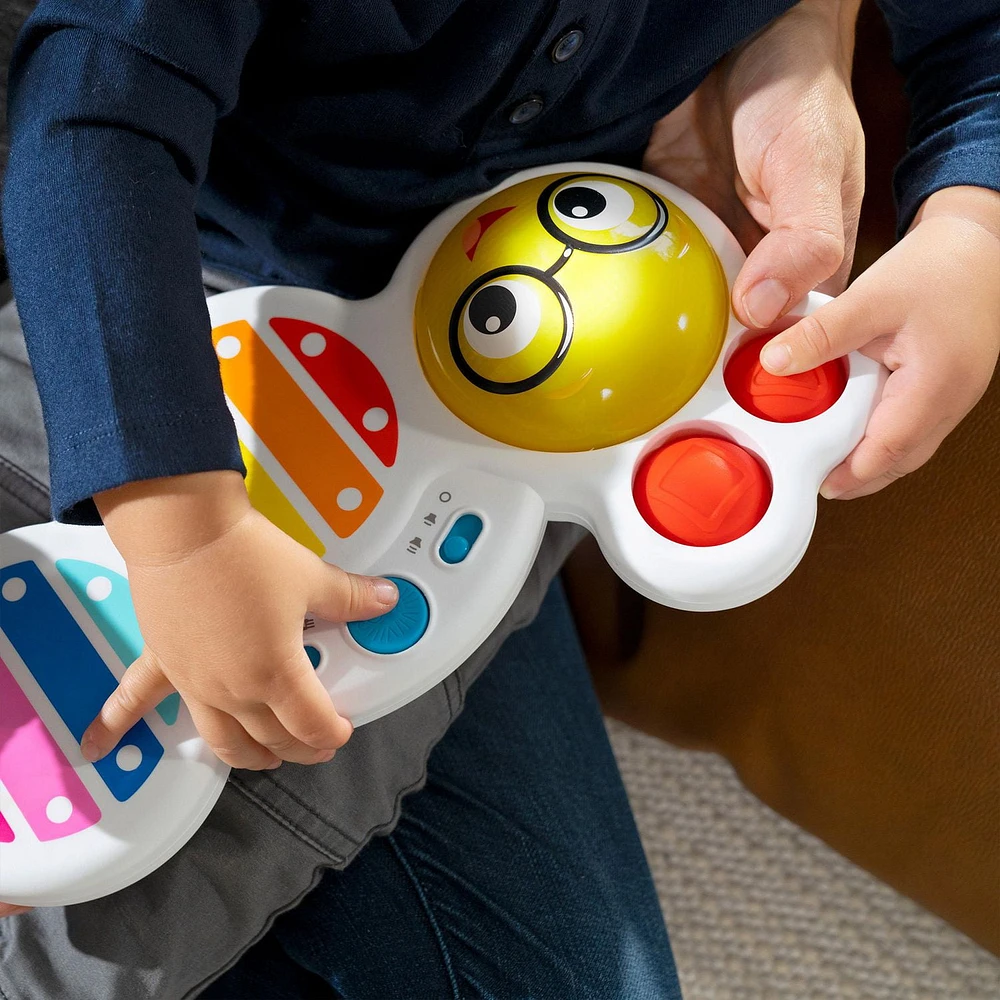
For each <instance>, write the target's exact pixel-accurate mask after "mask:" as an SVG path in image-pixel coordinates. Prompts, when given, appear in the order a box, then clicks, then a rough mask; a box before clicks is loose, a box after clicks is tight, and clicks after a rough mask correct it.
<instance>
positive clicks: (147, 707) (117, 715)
mask: <svg viewBox="0 0 1000 1000" xmlns="http://www.w3.org/2000/svg"><path fill="white" fill-rule="evenodd" d="M173 690H174V688H173V686H172V685H171V683H170V681H168V680H167V678H166V677H165V676H164V674H163V672H162V671H161V670H160V668H159V667H158V666H157V664H156V661H155V660H154V659H153V657H152V656H151V655H150V654H149V653H148V652H143V653H142V655H141V656H140V657H139V658H138V659H137V660H136V661H135V662H134V663H133V664H132V665H131V666H130V667H129V668H128V669H127V670H126V671H125V673H124V674H123V675H122V679H121V681H119V683H118V687H116V688H115V690H114V691H113V692H112V694H111V697H109V698H108V700H107V701H106V702H105V703H104V706H103V707H102V708H101V711H100V713H99V714H98V716H97V718H96V719H94V721H93V722H92V723H91V724H90V726H89V727H88V728H87V730H86V732H85V733H84V734H83V739H82V740H81V741H80V749H81V751H82V752H83V756H84V758H85V759H86V760H91V761H93V760H100V759H101V758H102V757H103V756H104V755H105V754H108V753H110V752H111V751H112V750H113V749H114V748H115V747H116V746H117V745H118V741H119V740H120V739H121V738H122V737H123V736H124V735H125V734H126V733H127V732H128V731H129V730H130V729H131V728H132V727H133V726H134V725H135V724H136V723H137V722H138V721H139V720H140V719H141V718H142V717H143V716H144V715H145V714H146V713H147V712H149V711H151V710H152V709H154V708H155V707H156V706H157V705H158V704H159V703H160V702H161V701H163V699H164V698H166V697H167V695H169V694H171V693H172V692H173Z"/></svg>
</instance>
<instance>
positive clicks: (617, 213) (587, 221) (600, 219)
mask: <svg viewBox="0 0 1000 1000" xmlns="http://www.w3.org/2000/svg"><path fill="white" fill-rule="evenodd" d="M552 207H553V209H554V210H555V215H556V217H557V218H559V219H561V220H562V221H563V222H565V223H566V224H567V225H570V226H572V227H573V228H574V229H587V230H590V231H592V232H596V231H598V230H601V229H613V228H614V227H615V226H620V225H621V224H622V223H623V222H625V221H627V220H628V218H629V216H630V215H631V214H632V212H633V211H634V209H635V202H634V201H633V200H632V196H631V195H630V194H629V193H628V191H626V190H625V189H624V188H623V187H620V186H619V185H618V184H612V183H610V182H609V181H573V182H572V183H570V184H567V185H566V186H565V187H563V188H560V189H559V190H558V191H557V192H556V193H555V195H554V196H553V198H552Z"/></svg>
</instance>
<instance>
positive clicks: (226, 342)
mask: <svg viewBox="0 0 1000 1000" xmlns="http://www.w3.org/2000/svg"><path fill="white" fill-rule="evenodd" d="M242 347H243V345H242V344H241V343H240V338H239V337H233V336H231V335H230V336H228V337H220V338H219V342H218V343H217V344H216V345H215V353H216V354H218V355H219V357H220V358H235V357H236V355H237V354H239V353H240V349H241V348H242Z"/></svg>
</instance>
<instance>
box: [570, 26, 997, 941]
mask: <svg viewBox="0 0 1000 1000" xmlns="http://www.w3.org/2000/svg"><path fill="white" fill-rule="evenodd" d="M873 13H874V12H873V11H871V10H870V9H868V10H867V11H866V12H865V14H864V15H863V18H862V22H861V26H860V28H861V31H860V36H859V49H858V55H857V60H856V73H855V76H856V79H855V91H856V96H857V99H858V103H859V108H860V110H861V113H862V120H863V121H865V123H866V125H867V128H866V132H867V134H868V136H869V170H868V192H869V193H868V195H867V198H866V202H865V207H864V212H863V215H862V230H861V233H860V236H859V257H860V258H861V260H862V262H863V263H869V262H870V261H871V260H872V259H874V258H875V257H876V256H878V255H879V253H880V252H882V251H883V250H884V248H885V247H886V246H887V245H888V244H889V243H890V242H891V239H892V231H891V227H892V219H893V209H892V203H891V199H890V198H889V196H888V191H889V174H890V172H891V168H892V164H893V163H894V162H895V160H896V159H897V158H898V155H899V152H900V150H901V147H902V142H903V135H902V132H903V129H904V125H905V120H906V109H905V105H904V103H903V100H902V97H901V93H900V86H899V82H898V79H896V78H895V76H894V73H893V70H892V67H891V65H890V64H889V61H888V52H887V40H886V38H885V33H884V28H883V27H882V26H881V23H880V21H879V20H878V19H877V18H875V17H873V16H872V14H873ZM984 280H993V281H998V283H1000V278H998V276H996V275H984ZM998 294H1000V289H998ZM565 578H566V581H567V585H568V587H569V590H570V594H571V598H572V600H573V603H574V605H575V608H576V612H577V621H578V623H579V626H580V629H581V632H582V637H583V640H584V645H585V648H586V650H587V653H588V657H589V659H590V663H591V666H592V670H593V674H594V679H595V682H596V684H597V688H598V691H599V693H600V695H601V697H602V699H603V702H604V705H605V707H606V709H607V711H608V712H609V713H610V714H611V715H613V716H615V717H617V718H619V719H622V720H624V721H626V722H629V723H631V724H632V725H634V726H637V727H638V728H640V729H643V730H645V731H647V732H650V733H653V734H655V735H657V736H661V737H663V738H664V739H666V740H670V741H671V742H673V743H676V744H679V745H681V746H686V747H697V748H699V749H709V750H714V751H716V752H718V753H720V754H722V755H723V756H725V757H726V758H727V759H728V760H729V761H730V762H731V763H732V764H733V766H734V767H735V769H736V771H737V772H738V774H739V775H740V777H741V778H742V780H743V781H744V783H745V784H746V785H747V787H748V788H750V790H751V791H753V792H754V793H755V794H756V795H758V796H759V797H760V798H761V799H762V800H763V801H764V802H766V803H767V804H768V805H769V806H771V807H772V808H774V809H776V810H777V811H778V812H780V813H782V814H784V815H785V816H787V817H789V818H790V819H792V820H794V821H795V822H796V823H798V824H799V825H801V826H803V827H805V828H806V829H808V830H810V831H811V832H813V833H815V834H817V835H818V836H819V837H821V838H822V839H823V840H825V841H826V842H827V843H829V844H830V845H831V846H833V847H834V848H836V849H837V850H838V851H840V852H842V853H843V854H845V855H846V856H847V857H849V858H851V859H852V860H854V861H855V862H857V863H858V864H859V865H861V866H862V867H864V868H866V869H868V870H870V871H871V872H873V873H874V874H876V875H877V876H879V877H881V878H882V879H884V880H885V881H886V882H888V883H890V884H891V885H893V886H895V887H896V888H897V889H899V890H900V891H901V892H903V893H905V894H907V895H909V896H911V897H912V898H914V899H916V900H917V901H918V902H920V903H922V904H923V905H924V906H926V907H928V908H929V909H931V910H933V911H935V912H937V913H939V914H940V915H941V916H943V917H945V918H946V919H947V920H949V921H950V922H951V923H953V924H954V925H955V926H957V927H958V928H960V929H961V930H963V931H964V932H965V933H967V934H968V935H969V936H970V937H972V938H974V939H975V940H976V941H978V942H980V943H981V944H983V945H984V946H986V947H988V948H990V949H992V950H993V951H998V950H1000V384H998V383H997V380H996V379H995V380H994V384H993V386H992V387H991V389H990V391H989V392H988V393H987V395H986V397H985V398H984V399H983V400H982V402H981V403H980V404H979V406H978V407H977V409H976V410H975V411H974V412H973V413H972V415H971V416H970V417H969V418H968V419H967V420H966V421H965V423H964V424H963V425H962V426H961V427H960V428H959V430H958V431H957V432H956V433H955V434H953V435H952V436H951V437H950V438H949V439H948V440H947V441H946V442H945V444H944V446H943V447H942V448H941V450H940V452H939V454H938V455H937V456H936V457H935V458H934V459H933V460H932V462H931V463H930V464H929V465H928V466H927V467H925V468H924V469H922V470H921V471H919V472H918V473H916V474H914V475H911V476H909V477H907V478H906V479H904V480H903V481H901V482H900V483H897V484H895V485H894V486H892V487H891V488H890V489H888V490H886V491H883V492H882V493H879V494H877V495H876V496H873V497H869V498H865V499H862V500H855V501H850V502H837V501H834V502H821V504H820V511H819V522H818V525H817V528H816V534H815V536H814V538H813V541H812V544H811V546H810V548H809V551H808V553H807V554H806V557H805V559H804V560H803V562H802V564H801V566H800V567H799V568H798V569H797V570H796V572H795V573H794V574H793V575H792V577H791V578H790V579H789V580H788V581H787V582H786V583H785V584H783V585H782V586H781V587H779V588H778V589H777V590H776V591H774V592H773V593H772V594H770V595H769V596H767V597H765V598H763V599H762V600H760V601H757V602H755V603H754V604H751V605H749V606H747V607H744V608H739V609H736V610H733V611H727V612H719V613H715V614H692V613H685V612H679V611H673V610H670V609H666V608H662V607H659V606H658V605H654V604H649V603H647V602H645V601H643V600H642V599H640V598H638V597H636V596H635V595H634V594H633V593H632V592H631V591H629V590H628V589H627V588H625V587H624V586H623V585H620V584H618V583H617V580H616V578H615V577H614V576H613V574H612V573H611V571H610V570H609V569H608V568H607V567H606V565H605V564H604V562H603V560H602V559H601V557H600V554H599V552H598V551H597V549H596V546H594V545H593V544H592V543H588V544H587V545H585V546H583V547H581V549H580V550H578V552H577V553H576V555H575V556H574V558H573V561H572V562H571V564H570V565H569V567H568V568H567V570H566V573H565Z"/></svg>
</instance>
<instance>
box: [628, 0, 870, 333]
mask: <svg viewBox="0 0 1000 1000" xmlns="http://www.w3.org/2000/svg"><path fill="white" fill-rule="evenodd" d="M859 6H860V3H859V0H844V2H840V0H803V2H802V3H800V4H798V5H797V6H796V7H793V8H792V9H791V10H790V11H788V12H787V13H786V14H784V15H783V16H782V17H779V18H778V19H777V20H775V21H774V22H772V23H771V24H770V25H769V26H768V27H767V28H765V29H764V30H763V31H762V32H760V33H758V34H757V35H755V36H754V37H753V38H752V39H750V41H748V42H746V43H745V44H743V45H741V46H740V47H739V48H738V49H736V50H735V51H734V52H732V53H730V55H729V56H727V57H726V58H725V59H724V60H723V61H722V62H721V63H720V64H719V65H718V66H717V67H716V68H715V69H714V70H713V71H712V73H711V74H709V76H708V77H707V78H706V79H705V81H704V82H703V83H702V84H701V85H700V86H699V88H698V89H697V90H696V91H695V93H694V94H692V95H691V97H689V98H688V99H687V100H686V101H685V102H684V103H683V104H682V105H680V107H678V108H677V109H676V110H674V111H673V112H671V114H669V115H667V116H666V118H664V119H662V120H661V121H660V122H659V123H658V124H657V126H656V128H655V129H654V131H653V134H652V136H651V138H650V142H649V146H648V148H647V150H646V156H645V160H644V168H645V169H646V170H648V171H649V172H650V173H654V174H658V175H659V176H661V177H663V178H664V179H666V180H669V181H672V182H673V183H674V184H677V185H678V186H679V187H682V188H684V190H686V191H689V192H690V193H691V194H693V195H695V197H697V198H699V199H700V200H701V201H703V202H705V204H707V205H708V206H709V208H711V209H712V210H713V211H715V212H716V214H717V215H719V216H720V217H721V218H722V220H723V221H724V222H725V223H726V224H727V225H728V226H729V228H730V229H731V230H732V231H733V232H734V233H735V235H736V237H737V239H739V241H740V243H741V244H742V245H743V248H744V250H745V251H747V253H748V254H749V257H748V258H747V261H746V263H745V264H744V266H743V268H742V270H741V271H740V274H739V277H738V278H737V280H736V283H735V285H734V286H733V296H732V304H733V310H734V312H735V313H736V315H737V316H738V317H739V319H740V321H741V322H743V323H745V324H747V325H748V326H752V327H758V328H763V327H767V326H770V325H771V324H772V323H773V322H774V321H775V320H776V319H778V318H779V317H780V316H781V315H782V314H783V313H784V312H785V311H786V310H787V309H788V308H790V307H791V306H793V305H794V304H795V303H796V302H798V301H799V300H800V299H801V298H802V297H803V296H804V295H805V294H806V293H807V292H809V291H811V290H812V289H814V288H816V287H821V289H822V290H823V291H828V292H830V293H831V294H836V293H838V292H840V291H842V290H843V288H844V286H845V285H846V284H847V278H848V275H849V273H850V269H851V261H852V259H853V256H854V243H855V237H856V235H857V228H858V215H859V213H860V210H861V198H862V195H863V193H864V136H863V134H862V131H861V124H860V122H859V120H858V115H857V111H856V109H855V107H854V99H853V97H852V94H851V63H852V58H853V53H854V24H855V20H856V17H857V11H858V7H859Z"/></svg>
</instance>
